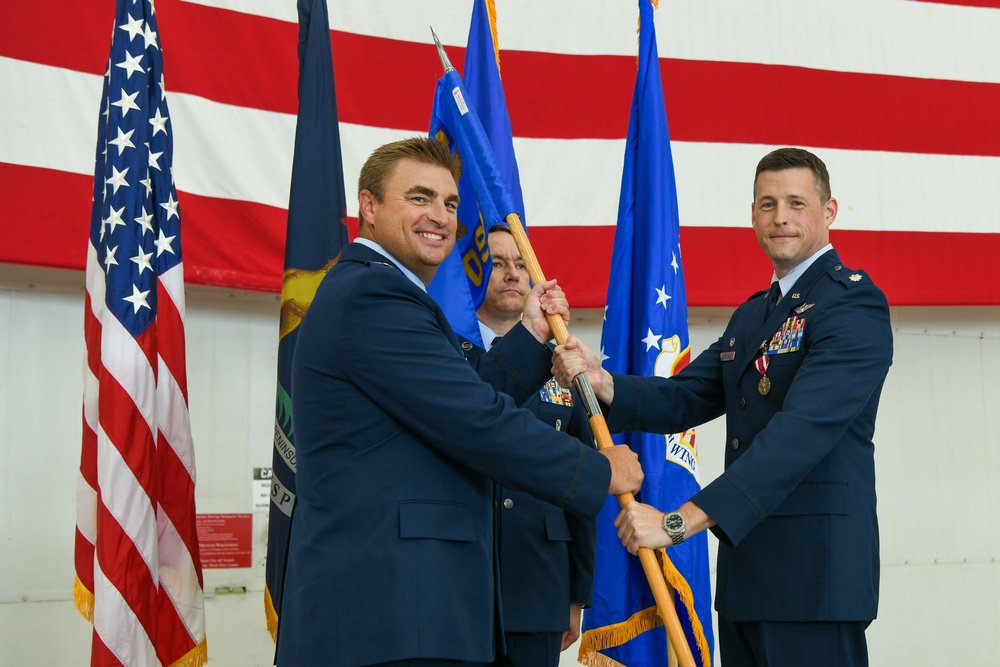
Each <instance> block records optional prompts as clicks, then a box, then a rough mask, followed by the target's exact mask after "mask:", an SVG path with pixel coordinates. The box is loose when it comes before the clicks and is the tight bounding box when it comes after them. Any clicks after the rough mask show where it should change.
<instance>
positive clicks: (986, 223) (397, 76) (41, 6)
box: [0, 0, 1000, 307]
mask: <svg viewBox="0 0 1000 667" xmlns="http://www.w3.org/2000/svg"><path fill="white" fill-rule="evenodd" d="M497 5H498V26H499V41H500V48H501V50H502V65H503V70H502V76H503V80H504V87H505V89H506V94H507V104H508V108H509V111H510V116H511V124H512V126H513V131H514V135H515V149H516V151H517V155H518V161H519V163H520V166H521V182H522V185H523V189H524V199H525V205H526V207H527V208H528V209H529V210H530V212H531V221H532V230H531V235H532V241H533V244H534V246H535V248H536V251H537V254H538V255H539V259H540V261H541V263H542V266H544V267H545V271H546V274H547V275H550V276H553V277H557V278H559V279H560V281H561V282H562V283H563V285H564V287H565V288H566V290H567V293H568V295H569V296H570V299H571V302H572V303H573V304H574V305H576V306H580V307H598V306H603V302H604V297H605V292H606V287H607V278H608V270H609V260H610V255H611V246H612V239H613V235H614V224H615V219H616V211H617V205H618V188H619V184H620V182H621V168H622V167H621V165H622V155H623V153H624V138H625V134H626V130H627V124H628V111H629V102H630V99H631V94H632V84H633V81H634V78H635V67H636V50H637V43H636V10H635V5H634V3H633V2H629V1H627V0H622V1H621V2H615V1H608V0H546V2H537V1H536V0H500V1H499V2H498V3H497ZM998 6H1000V0H966V1H965V2H956V1H951V2H921V1H915V0H844V1H842V2H837V3H803V2H800V1H798V0H760V1H759V2H745V1H744V0H717V1H715V2H703V1H702V0H669V1H666V2H661V4H660V9H659V10H658V11H657V12H656V22H657V35H658V42H659V53H660V56H661V65H662V67H661V69H662V77H663V88H664V92H665V97H666V106H667V113H668V115H669V118H670V127H671V138H672V147H673V154H674V163H675V166H676V172H677V190H678V200H679V207H680V220H681V226H682V231H681V243H682V246H683V248H684V252H685V258H684V265H685V269H686V272H687V285H688V299H689V304H690V305H691V306H694V307H697V306H728V305H734V304H737V303H739V302H741V301H742V300H743V299H745V298H746V296H747V295H748V293H749V292H751V291H752V290H753V288H755V287H757V286H760V285H766V283H767V279H768V277H769V275H770V267H769V265H768V263H767V260H766V259H765V258H764V257H763V255H762V253H761V252H760V251H759V249H758V248H757V246H756V241H755V240H754V236H753V233H752V231H751V229H750V224H749V223H750V201H751V198H752V195H751V186H752V177H753V169H754V166H755V165H756V162H757V160H758V159H759V158H760V157H761V156H762V155H763V154H764V153H766V152H767V151H768V150H770V149H771V148H773V147H776V146H781V145H801V146H805V147H809V148H812V149H814V150H815V151H816V152H817V153H818V154H819V155H820V156H821V157H823V158H824V159H825V160H826V162H827V164H828V165H829V167H830V171H831V174H832V176H833V189H834V194H835V196H837V198H838V199H839V201H840V204H841V207H840V214H839V217H838V219H837V221H836V223H835V227H834V231H833V233H832V240H833V243H834V244H835V245H836V246H837V248H838V250H839V251H840V252H841V255H842V256H843V257H844V258H845V260H846V261H847V262H848V263H849V264H850V265H852V266H860V267H863V268H865V269H867V270H868V271H869V272H870V273H871V274H872V275H873V276H874V278H875V279H876V280H877V282H878V283H879V284H880V285H881V286H882V287H883V288H884V289H885V291H886V292H887V294H888V295H889V299H890V301H891V302H892V304H893V305H938V304H947V305H962V304H966V305H976V304H993V305H996V304H1000V281H998V280H995V279H994V276H995V269H994V268H993V267H994V266H995V261H996V260H995V258H996V257H997V256H1000V197H997V196H996V193H997V188H998V186H997V184H998V183H1000V131H997V129H996V128H997V119H998V118H1000V46H998V45H997V44H998V40H997V39H996V36H997V35H1000V9H998V8H997V7H998ZM471 10H472V3H471V2H469V1H462V2H459V1H457V0H422V1H421V2H412V1H409V0H391V1H390V0H343V1H339V2H333V3H330V23H331V27H332V28H333V30H332V44H333V53H334V61H335V63H336V77H337V78H336V80H337V87H338V90H337V99H338V102H339V107H340V108H339V113H340V122H341V136H342V138H343V153H344V162H345V165H344V167H345V169H344V171H345V174H346V176H347V179H349V181H348V184H347V190H348V192H349V193H350V192H353V191H354V189H355V188H354V184H353V179H354V178H355V176H356V174H357V172H358V169H359V167H360V165H361V163H362V162H363V160H364V158H365V157H366V156H367V155H368V153H369V152H370V151H371V149H372V148H374V147H375V146H376V145H378V144H381V143H384V142H386V141H389V140H394V139H397V138H400V137H403V136H407V135H414V134H422V133H424V132H426V127H427V122H428V119H429V117H430V110H431V103H432V99H433V92H434V84H435V82H436V81H437V79H438V78H439V77H440V73H441V65H440V62H439V61H438V59H437V54H436V52H435V50H434V47H433V45H432V43H431V39H430V31H429V30H428V28H427V26H428V24H433V25H434V28H435V29H436V30H437V32H438V34H439V35H440V36H441V38H442V40H443V41H444V42H445V44H446V46H447V47H448V52H449V54H450V55H451V57H452V60H453V62H456V63H461V62H463V60H464V46H465V41H466V37H467V34H468V26H469V18H470V14H471ZM156 12H157V18H158V19H159V24H160V27H161V30H162V32H163V33H164V35H166V38H165V40H164V41H165V45H164V46H165V49H164V59H165V69H166V71H167V78H166V87H167V89H168V90H169V91H170V95H171V98H170V108H171V111H172V118H171V122H172V123H173V128H174V131H175V136H176V140H175V141H176V143H175V160H174V166H175V176H176V184H177V190H178V199H179V200H180V201H181V202H182V205H183V208H184V215H185V218H184V219H185V240H184V250H185V266H186V274H187V279H188V281H189V282H195V283H202V284H210V285H222V286H227V287H234V288H248V289H255V290H269V291H275V292H277V291H278V290H279V289H280V286H281V270H282V253H283V247H284V234H285V222H286V219H287V205H288V188H289V174H290V170H291V161H292V147H293V137H294V132H295V111H296V104H297V102H296V100H297V96H296V90H295V86H296V80H297V77H296V72H297V71H298V63H297V60H296V46H297V37H298V26H297V23H296V21H297V16H296V3H295V2H294V0H287V1H281V2H279V1H278V0H194V1H182V0H157V2H156ZM113 13H114V1H113V0H91V1H90V2H85V3H52V2H4V3H2V6H0V86H2V95H0V123H2V131H0V202H2V206H3V213H2V215H0V226H2V234H0V261H3V262H12V263H21V264H34V265H42V266H53V267H66V268H76V269H82V268H83V266H84V262H85V253H84V252H82V250H81V248H82V246H81V239H82V238H83V237H84V235H85V231H84V230H85V229H86V225H87V220H88V219H89V210H90V200H91V183H92V168H93V146H94V145H95V127H94V114H93V110H94V109H95V108H96V107H97V105H98V99H99V97H100V95H101V75H102V74H103V73H104V68H105V64H106V61H107V45H108V38H109V31H110V27H109V26H110V22H111V18H110V17H111V16H112V15H113ZM349 199H351V198H350V197H349ZM348 213H349V215H356V204H355V205H354V206H353V207H352V208H349V210H348ZM355 233H356V224H355V225H352V234H355ZM956 268H957V269H958V270H959V271H960V275H961V276H962V280H961V281H960V285H961V288H960V289H956V288H955V282H954V281H949V280H946V275H948V274H951V273H954V271H955V269H956Z"/></svg>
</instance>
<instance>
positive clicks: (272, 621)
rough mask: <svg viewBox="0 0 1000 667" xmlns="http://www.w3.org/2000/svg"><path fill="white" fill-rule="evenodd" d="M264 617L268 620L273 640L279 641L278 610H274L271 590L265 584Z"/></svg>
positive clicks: (268, 629) (268, 627)
mask: <svg viewBox="0 0 1000 667" xmlns="http://www.w3.org/2000/svg"><path fill="white" fill-rule="evenodd" d="M264 618H265V619H266V620H267V631H268V632H270V633H271V641H274V642H276V641H278V612H277V611H275V610H274V600H272V599H271V591H270V590H269V589H268V587H267V586H264Z"/></svg>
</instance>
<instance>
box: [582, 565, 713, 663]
mask: <svg viewBox="0 0 1000 667" xmlns="http://www.w3.org/2000/svg"><path fill="white" fill-rule="evenodd" d="M656 555H657V558H659V560H660V566H661V567H662V568H663V577H664V579H666V581H667V584H668V585H669V586H670V588H671V589H672V590H671V592H672V593H676V595H677V596H678V597H679V598H680V601H681V603H682V604H683V605H684V608H685V610H687V615H688V621H690V623H691V631H692V632H693V634H694V639H695V643H696V645H697V647H698V653H699V655H700V656H701V661H700V662H701V665H702V667H711V664H712V663H711V656H710V654H709V651H708V639H707V638H706V637H705V628H704V627H703V626H702V624H701V619H699V618H698V614H697V612H696V611H695V609H694V594H693V593H692V592H691V586H690V585H689V584H688V582H687V579H685V578H684V575H682V574H681V573H680V572H678V570H677V568H675V567H674V564H673V563H672V562H671V561H670V558H669V557H668V556H667V552H666V550H665V549H657V550H656ZM662 625H663V619H661V618H660V617H659V616H658V615H657V613H656V606H655V605H654V606H652V607H649V608H648V609H643V610H642V611H638V612H636V613H634V614H632V616H630V617H629V618H628V619H627V620H625V621H622V622H621V623H614V624H612V625H605V626H603V627H600V628H594V629H592V630H587V631H586V632H584V633H583V636H582V637H580V652H579V654H578V655H577V660H578V661H579V662H580V664H583V665H590V667H622V666H621V664H620V663H619V662H617V661H615V660H613V659H611V658H609V657H608V656H606V655H602V654H600V653H598V651H601V650H604V649H609V648H614V647H616V646H621V645H622V644H624V643H625V642H628V641H630V640H632V639H635V638H636V637H638V636H639V635H641V634H642V633H643V632H647V631H649V630H652V629H654V628H658V627H660V626H662Z"/></svg>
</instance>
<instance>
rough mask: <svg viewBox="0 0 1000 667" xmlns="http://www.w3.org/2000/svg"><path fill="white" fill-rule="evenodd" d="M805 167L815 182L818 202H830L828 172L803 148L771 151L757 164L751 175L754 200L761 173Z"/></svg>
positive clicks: (816, 158)
mask: <svg viewBox="0 0 1000 667" xmlns="http://www.w3.org/2000/svg"><path fill="white" fill-rule="evenodd" d="M801 167H805V168H806V169H809V170H810V171H811V172H812V173H813V180H815V181H816V192H817V193H818V194H819V198H820V202H821V203H823V204H825V203H826V202H828V201H829V200H830V197H831V196H832V195H831V192H830V172H828V171H827V170H826V165H825V164H823V161H822V160H820V159H819V158H818V157H816V156H815V155H813V154H812V153H810V152H809V151H807V150H805V149H804V148H791V147H788V148H779V149H777V150H773V151H771V152H770V153H768V154H767V155H765V156H764V157H762V158H761V159H760V162H758V163H757V173H755V174H754V175H753V190H754V199H757V177H758V176H760V174H761V172H762V171H785V170H786V169H798V168H801Z"/></svg>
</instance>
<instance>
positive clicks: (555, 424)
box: [462, 225, 597, 667]
mask: <svg viewBox="0 0 1000 667" xmlns="http://www.w3.org/2000/svg"><path fill="white" fill-rule="evenodd" d="M488 243H489V248H490V255H491V256H492V261H493V270H492V272H491V274H490V281H489V284H488V285H487V288H486V298H485V299H484V300H483V305H482V306H481V307H480V308H479V310H478V312H477V313H476V315H477V317H478V319H479V331H480V334H481V336H482V340H483V344H484V345H485V348H486V349H485V350H484V349H483V348H480V347H479V346H477V345H473V344H472V343H471V342H469V341H464V340H463V341H462V350H463V351H464V352H465V357H466V358H467V359H469V360H470V361H473V362H476V361H478V360H479V359H480V358H481V357H482V356H483V355H484V354H485V353H486V350H490V349H493V348H494V347H495V345H498V344H499V343H500V342H501V340H502V337H503V336H506V335H507V333H508V332H510V331H511V330H512V329H513V328H514V327H515V326H517V324H518V322H520V321H521V313H522V311H523V310H524V306H525V300H526V299H527V296H528V293H529V290H530V281H529V278H528V269H527V267H526V266H525V263H524V260H523V259H522V258H521V253H520V251H519V250H518V248H517V244H516V243H515V242H514V237H513V236H512V235H511V233H510V230H509V229H508V228H507V227H505V226H503V225H496V226H494V227H493V228H491V229H490V230H489V236H488ZM521 407H523V408H525V409H527V410H530V411H531V412H533V413H534V414H535V416H536V417H538V419H540V420H541V421H542V422H544V423H545V424H548V425H549V426H550V427H552V428H554V429H555V430H557V431H563V432H564V433H568V434H569V435H572V436H573V437H575V438H577V439H579V440H581V441H583V442H585V443H587V444H589V445H592V444H593V442H594V435H593V433H592V432H591V430H590V425H589V423H588V421H587V411H586V410H585V409H584V407H583V403H582V401H581V400H580V398H579V397H578V396H577V395H576V394H575V393H574V392H572V391H570V390H569V389H564V388H563V387H561V386H559V384H558V383H557V382H556V381H555V378H550V379H549V380H548V381H547V382H546V383H545V384H544V385H542V386H541V387H540V388H539V389H538V390H537V391H535V392H533V393H532V395H531V397H530V398H529V399H528V400H527V401H526V402H524V403H522V404H521ZM528 445H529V446H533V445H532V443H528ZM494 497H495V499H496V508H497V509H496V511H497V513H498V514H497V523H498V530H499V541H500V581H501V584H502V586H501V598H502V604H501V609H502V613H503V629H504V640H505V642H504V643H505V644H506V653H505V654H503V655H499V656H497V659H496V660H495V661H494V663H493V665H494V667H557V666H558V664H559V653H560V652H561V651H563V650H565V649H566V648H568V647H569V646H570V645H571V644H573V642H575V641H576V640H577V639H578V638H579V637H580V620H581V612H582V609H583V608H584V607H585V606H589V605H590V604H591V601H592V597H593V593H594V552H595V548H596V540H597V524H596V522H595V521H594V519H593V518H592V517H585V516H581V515H579V514H575V513H573V512H565V511H563V510H562V508H560V507H557V506H556V505H553V504H552V503H548V502H545V501H544V500H540V499H538V498H536V497H534V496H532V495H531V494H529V493H525V492H524V491H519V490H517V489H516V488H513V487H510V486H503V485H499V484H498V485H497V486H496V489H495V492H494Z"/></svg>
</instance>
